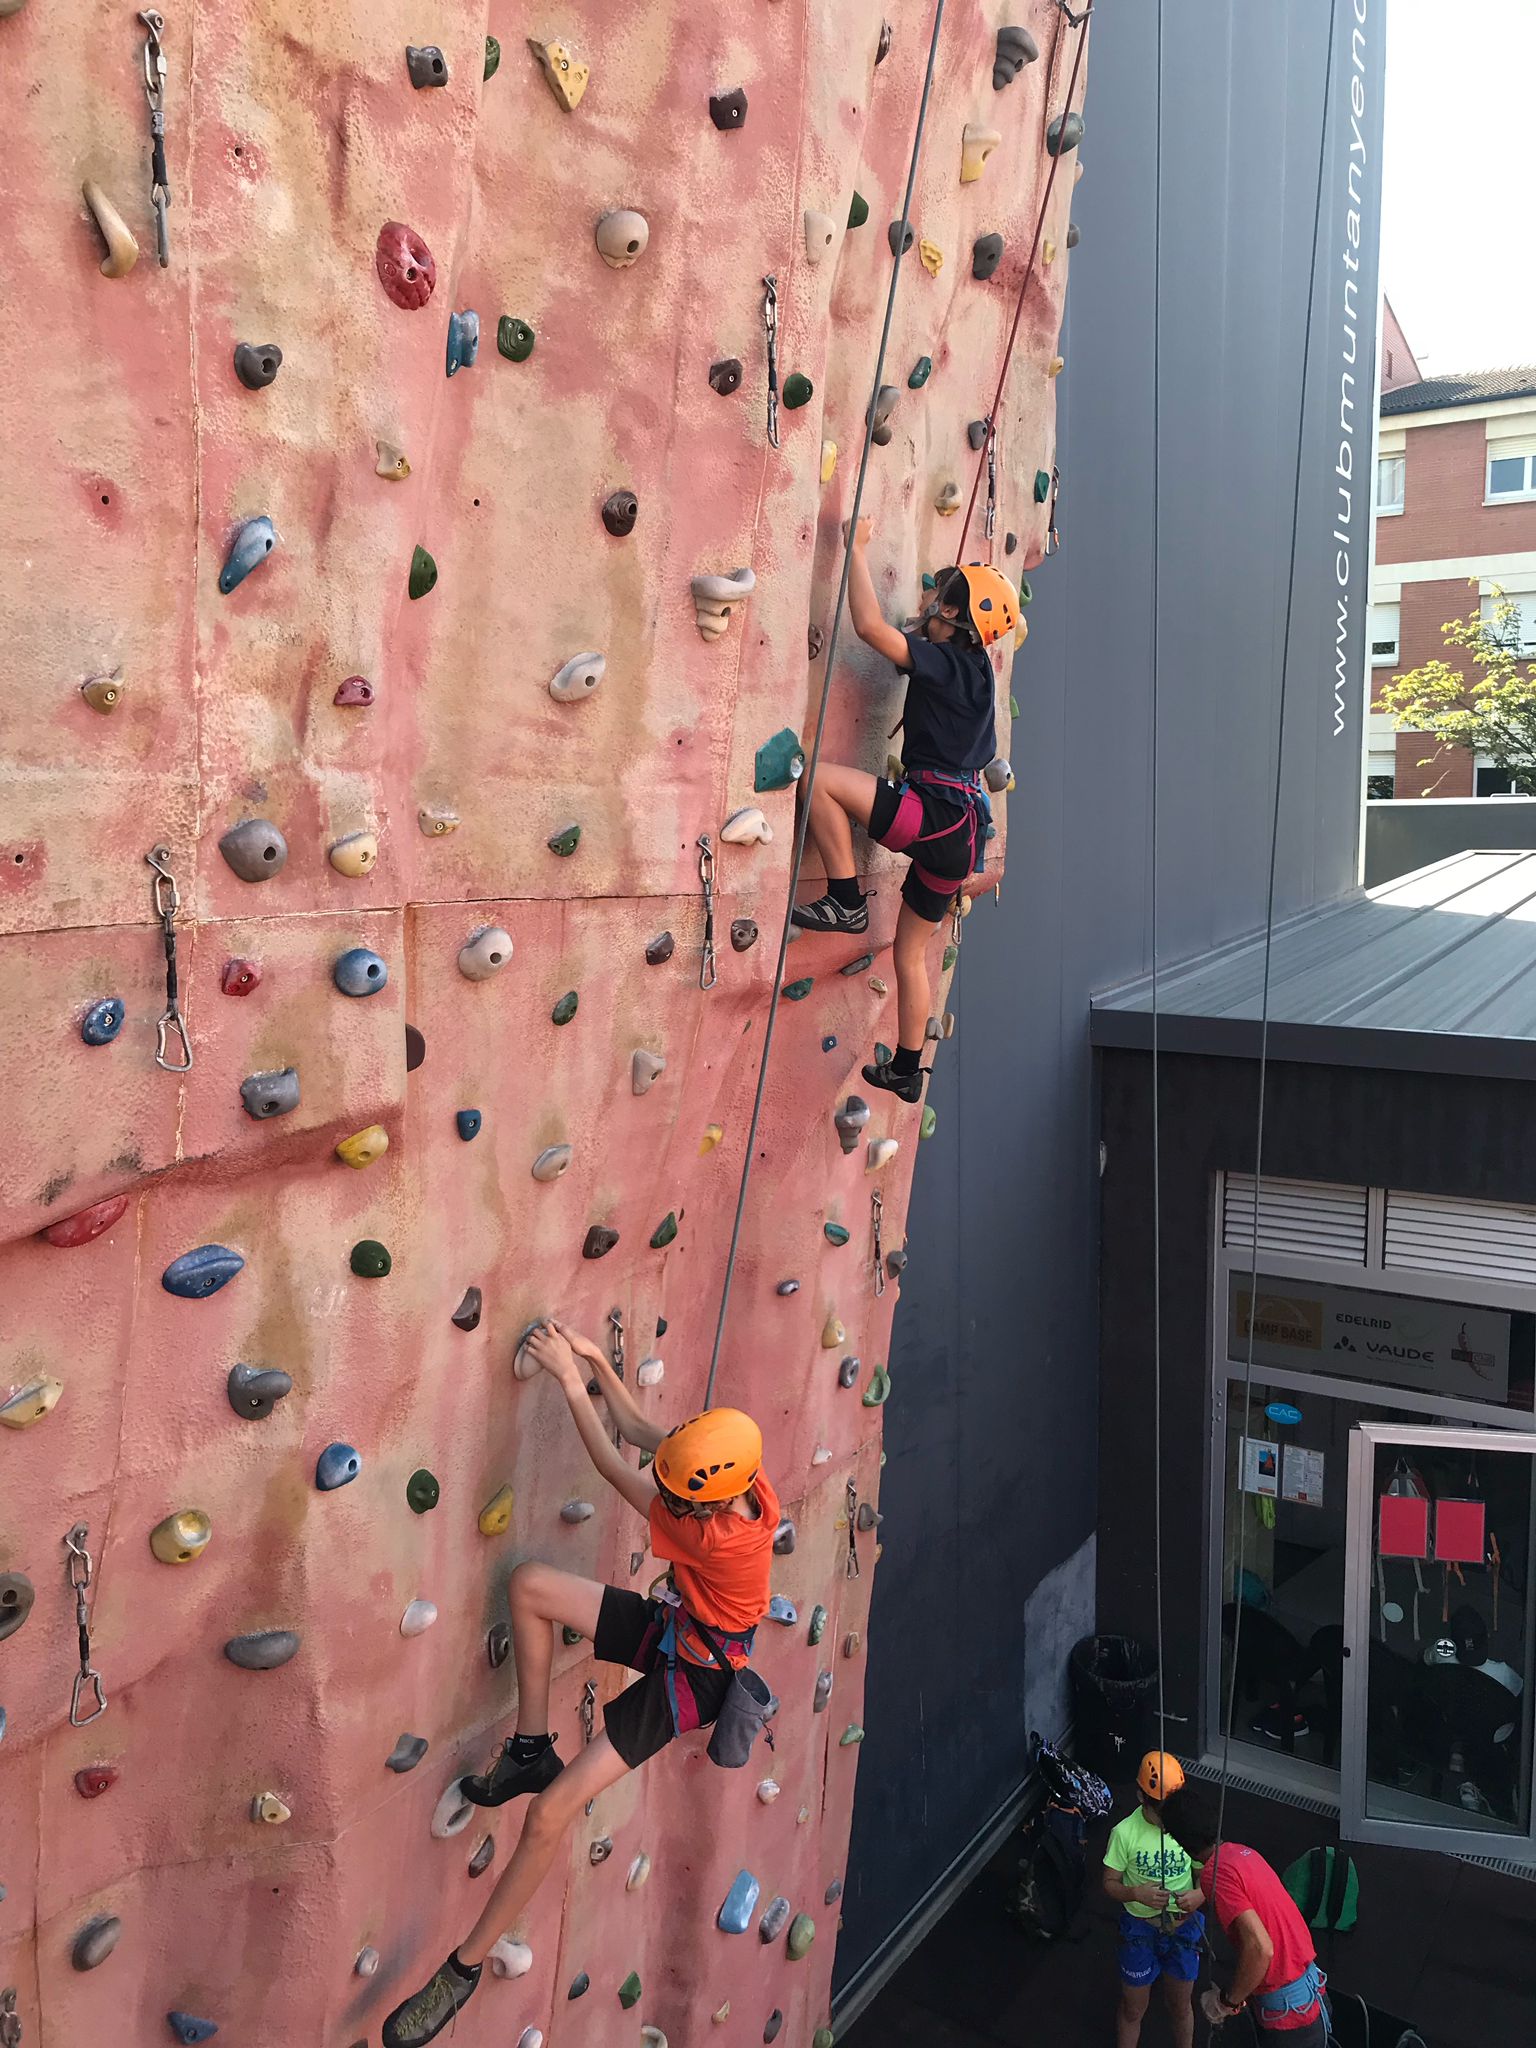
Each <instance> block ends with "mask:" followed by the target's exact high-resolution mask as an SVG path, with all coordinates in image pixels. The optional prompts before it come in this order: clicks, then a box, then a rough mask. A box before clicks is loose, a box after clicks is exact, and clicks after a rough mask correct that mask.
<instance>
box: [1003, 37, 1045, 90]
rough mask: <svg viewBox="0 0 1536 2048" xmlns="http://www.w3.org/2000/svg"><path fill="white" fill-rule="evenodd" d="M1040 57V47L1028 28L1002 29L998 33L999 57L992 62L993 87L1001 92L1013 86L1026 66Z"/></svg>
mask: <svg viewBox="0 0 1536 2048" xmlns="http://www.w3.org/2000/svg"><path fill="white" fill-rule="evenodd" d="M1039 55H1040V45H1039V44H1038V43H1037V42H1036V41H1035V39H1034V37H1033V36H1032V35H1031V34H1030V32H1029V30H1028V29H1027V28H1000V29H999V30H998V32H997V55H996V57H995V58H994V59H993V60H992V86H993V90H994V91H996V92H1001V91H1002V90H1003V89H1004V87H1005V86H1010V85H1012V83H1013V81H1014V80H1015V79H1016V78H1017V77H1018V75H1019V73H1020V72H1021V71H1022V70H1023V69H1024V66H1025V65H1026V64H1033V63H1034V62H1035V60H1036V58H1037V57H1038V56H1039Z"/></svg>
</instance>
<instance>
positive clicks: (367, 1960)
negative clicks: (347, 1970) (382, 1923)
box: [352, 1948, 379, 1977]
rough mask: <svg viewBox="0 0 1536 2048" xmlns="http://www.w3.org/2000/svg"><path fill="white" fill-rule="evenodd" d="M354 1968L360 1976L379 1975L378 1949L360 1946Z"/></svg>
mask: <svg viewBox="0 0 1536 2048" xmlns="http://www.w3.org/2000/svg"><path fill="white" fill-rule="evenodd" d="M352 1968H353V1970H354V1971H355V1972H356V1973H357V1975H358V1976H359V1977H374V1976H377V1975H378V1969H379V1952H378V1950H377V1949H376V1948H360V1949H359V1950H358V1952H357V1961H356V1962H355V1963H354V1964H353V1965H352Z"/></svg>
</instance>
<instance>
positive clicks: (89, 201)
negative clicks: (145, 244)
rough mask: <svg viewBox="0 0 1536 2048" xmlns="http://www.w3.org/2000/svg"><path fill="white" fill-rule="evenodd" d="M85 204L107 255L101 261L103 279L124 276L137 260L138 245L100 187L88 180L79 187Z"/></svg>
mask: <svg viewBox="0 0 1536 2048" xmlns="http://www.w3.org/2000/svg"><path fill="white" fill-rule="evenodd" d="M80 190H81V193H82V195H83V196H84V199H85V203H86V205H87V206H88V207H89V208H90V209H91V212H92V214H93V216H94V217H95V221H96V226H97V228H98V229H99V230H100V232H101V239H102V241H103V242H104V243H105V244H106V248H107V253H106V255H105V256H103V257H102V259H101V274H102V276H103V277H126V276H127V275H128V273H129V271H130V270H132V268H133V266H134V265H135V263H137V262H138V260H139V245H138V243H137V242H136V241H135V240H134V239H133V235H132V233H131V232H130V230H129V227H128V223H127V221H125V220H124V219H123V216H122V215H121V214H120V213H119V212H118V210H117V208H116V207H115V206H114V205H113V204H112V202H111V200H110V199H109V198H108V197H107V195H106V193H105V192H103V191H102V189H101V187H100V186H99V185H97V184H95V183H94V182H93V181H92V180H91V179H90V178H87V179H86V181H85V183H84V184H83V185H82V186H81V187H80Z"/></svg>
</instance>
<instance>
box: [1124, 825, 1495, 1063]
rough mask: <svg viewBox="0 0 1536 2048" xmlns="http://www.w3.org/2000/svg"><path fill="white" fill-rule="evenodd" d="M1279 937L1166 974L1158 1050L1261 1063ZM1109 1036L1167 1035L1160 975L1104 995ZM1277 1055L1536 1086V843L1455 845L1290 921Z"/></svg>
mask: <svg viewBox="0 0 1536 2048" xmlns="http://www.w3.org/2000/svg"><path fill="white" fill-rule="evenodd" d="M1263 979H1264V940H1263V934H1262V933H1260V934H1257V935H1255V936H1254V937H1252V938H1248V939H1244V940H1241V941H1239V942H1238V943H1237V944H1235V945H1231V946H1226V947H1223V948H1222V949H1221V950H1220V951H1218V952H1215V953H1211V954H1208V955H1206V956H1205V957H1204V958H1202V959H1199V960H1195V961H1192V962H1190V963H1189V964H1187V965H1185V966H1181V967H1174V968H1165V969H1163V970H1162V971H1161V972H1160V974H1159V976H1158V1043H1159V1045H1160V1046H1161V1047H1163V1048H1164V1049H1166V1050H1167V1051H1169V1052H1205V1053H1225V1054H1230V1055H1232V1056H1234V1057H1239V1058H1252V1057H1255V1056H1256V1055H1257V1053H1258V1049H1259V1020H1260V1017H1261V1014H1262V1009H1263ZM1092 1036H1093V1042H1094V1044H1095V1045H1118V1046H1132V1047H1141V1048H1147V1047H1150V1045H1151V1043H1152V985H1151V982H1150V980H1149V979H1144V980H1141V981H1138V982H1135V983H1133V984H1131V985H1130V986H1129V987H1127V988H1124V989H1119V990H1115V991H1112V992H1111V993H1109V994H1107V995H1103V996H1096V997H1095V998H1094V1001H1093V1019H1092ZM1269 1056H1270V1057H1271V1058H1272V1059H1284V1060H1309V1061H1316V1062H1322V1063H1324V1064H1327V1065H1331V1066H1372V1067H1397V1068H1408V1069H1415V1070H1419V1071H1422V1072H1426V1073H1457V1074H1489V1075H1496V1076H1501V1077H1504V1078H1519V1079H1536V851H1533V852H1529V853H1512V852H1468V853H1458V854H1453V855H1452V856H1451V858H1450V859H1448V860H1442V861H1437V862H1436V863H1435V864H1434V866H1432V867H1427V868H1420V869H1419V870H1418V872H1417V873H1416V874H1411V875H1403V876H1400V877H1399V878H1398V879H1397V880H1396V881H1393V882H1388V883H1384V884H1383V885H1382V886H1381V887H1380V888H1377V889H1370V890H1359V891H1357V892H1356V893H1355V894H1354V895H1352V896H1348V897H1346V898H1344V900H1343V901H1342V902H1339V903H1333V904H1329V905H1328V906H1327V907H1326V908H1325V909H1322V910H1316V911H1310V912H1308V913H1307V914H1306V915H1305V916H1303V917H1299V918H1295V919H1292V920H1291V921H1290V922H1289V923H1287V924H1285V925H1281V926H1277V927H1276V930H1275V933H1274V939H1273V943H1272V946H1271V949H1270V966H1269Z"/></svg>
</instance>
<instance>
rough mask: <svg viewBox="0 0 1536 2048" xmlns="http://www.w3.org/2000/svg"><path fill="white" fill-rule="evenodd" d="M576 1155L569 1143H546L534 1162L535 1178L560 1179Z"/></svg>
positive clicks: (545, 1179)
mask: <svg viewBox="0 0 1536 2048" xmlns="http://www.w3.org/2000/svg"><path fill="white" fill-rule="evenodd" d="M574 1157H575V1154H574V1152H573V1150H572V1148H571V1147H570V1146H569V1145H546V1146H545V1147H544V1150H543V1151H542V1152H541V1153H540V1154H539V1156H538V1158H537V1159H535V1160H534V1162H533V1177H534V1179H535V1180H542V1181H551V1180H558V1179H559V1178H560V1176H561V1174H562V1173H564V1171H565V1169H566V1168H567V1167H568V1166H569V1165H570V1163H571V1160H572V1159H573V1158H574Z"/></svg>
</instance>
